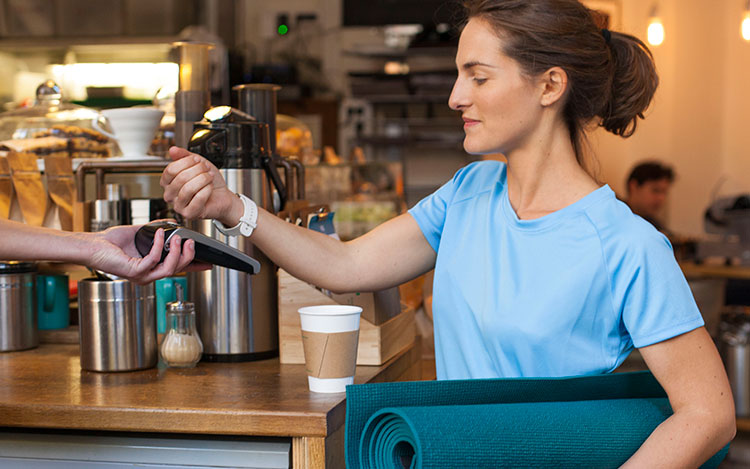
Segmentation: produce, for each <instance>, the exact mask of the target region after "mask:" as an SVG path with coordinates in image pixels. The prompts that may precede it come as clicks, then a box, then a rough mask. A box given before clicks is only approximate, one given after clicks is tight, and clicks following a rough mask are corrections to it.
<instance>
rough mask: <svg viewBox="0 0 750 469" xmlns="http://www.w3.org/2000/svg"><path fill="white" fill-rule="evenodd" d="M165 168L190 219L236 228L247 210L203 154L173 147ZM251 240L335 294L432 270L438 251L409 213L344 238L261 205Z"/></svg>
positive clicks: (167, 188) (171, 194)
mask: <svg viewBox="0 0 750 469" xmlns="http://www.w3.org/2000/svg"><path fill="white" fill-rule="evenodd" d="M169 156H170V157H171V158H172V159H173V160H174V161H173V162H172V163H170V164H169V166H167V167H166V168H165V169H164V173H163V174H162V177H161V185H162V187H164V199H165V200H166V201H167V202H170V203H172V204H173V206H174V208H175V210H177V212H178V213H180V214H181V215H183V216H185V217H186V218H213V219H217V220H219V221H220V222H222V223H223V224H224V226H228V227H231V226H235V225H236V224H237V223H238V222H239V219H240V217H241V216H242V213H243V205H242V202H241V201H240V199H239V198H238V197H237V196H236V194H234V193H233V192H232V191H230V190H229V189H228V188H227V186H226V183H225V182H224V179H223V178H222V176H221V173H220V172H219V170H218V169H216V167H215V166H214V165H212V164H211V163H210V162H208V161H207V160H206V159H205V158H203V157H201V156H199V155H196V154H194V153H190V152H188V151H187V150H184V149H182V148H177V147H172V148H171V149H170V150H169ZM250 240H251V241H252V242H253V244H255V245H256V246H257V247H258V248H260V249H261V250H262V251H263V252H264V253H265V254H266V255H267V256H268V257H269V258H270V259H271V260H272V261H273V262H274V263H276V264H277V265H279V266H280V267H282V268H284V269H285V270H287V271H289V273H291V274H292V275H294V276H295V277H298V278H300V279H302V280H305V281H307V282H309V283H312V284H314V285H317V286H319V287H322V288H326V289H328V290H331V291H335V292H351V291H374V290H379V289H383V288H386V287H390V286H395V285H399V284H401V283H403V282H405V281H407V280H410V279H412V278H414V277H417V276H418V275H421V274H423V273H424V272H427V271H428V270H430V269H431V268H432V267H433V266H434V264H435V258H436V254H435V251H434V250H433V249H432V247H431V246H430V244H429V243H428V242H427V240H426V239H425V237H424V235H423V234H422V231H421V230H420V229H419V226H418V225H417V222H416V221H415V220H414V218H412V216H411V215H409V214H404V215H401V216H399V217H396V218H394V219H393V220H390V221H388V222H386V223H384V224H382V225H380V226H378V227H377V228H375V229H374V230H373V231H371V232H370V233H367V234H366V235H364V236H361V237H360V238H357V239H355V240H353V241H349V242H341V241H338V240H336V239H333V238H331V237H330V236H326V235H324V234H322V233H317V232H314V231H312V230H308V229H305V228H301V227H299V226H295V225H292V224H291V223H287V222H285V221H283V220H281V219H279V218H278V217H276V216H274V215H273V214H271V213H269V212H267V211H265V210H263V209H262V208H261V209H259V214H258V226H257V228H256V229H255V230H254V231H253V234H252V235H251V236H250Z"/></svg>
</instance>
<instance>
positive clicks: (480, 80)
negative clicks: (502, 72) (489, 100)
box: [473, 77, 487, 85]
mask: <svg viewBox="0 0 750 469" xmlns="http://www.w3.org/2000/svg"><path fill="white" fill-rule="evenodd" d="M473 80H474V83H476V84H477V85H482V84H484V82H486V81H487V79H486V78H479V77H474V78H473Z"/></svg>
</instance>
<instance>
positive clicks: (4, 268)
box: [0, 261, 39, 352]
mask: <svg viewBox="0 0 750 469" xmlns="http://www.w3.org/2000/svg"><path fill="white" fill-rule="evenodd" d="M35 287H36V264H34V263H31V262H15V261H10V262H0V352H11V351H15V350H25V349H30V348H33V347H36V346H37V345H39V332H38V328H37V312H36V288H35Z"/></svg>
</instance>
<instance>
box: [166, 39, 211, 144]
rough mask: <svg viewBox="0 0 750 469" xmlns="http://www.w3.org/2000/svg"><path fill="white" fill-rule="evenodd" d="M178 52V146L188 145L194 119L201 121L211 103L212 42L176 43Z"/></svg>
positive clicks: (176, 118) (176, 137) (176, 122)
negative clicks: (210, 59) (210, 54)
mask: <svg viewBox="0 0 750 469" xmlns="http://www.w3.org/2000/svg"><path fill="white" fill-rule="evenodd" d="M173 45H174V46H175V48H176V52H177V54H178V55H179V64H180V82H179V90H178V91H177V93H176V94H175V97H174V107H175V125H174V139H175V143H176V145H177V146H178V147H182V148H185V147H186V146H187V143H188V141H189V140H190V136H191V135H192V133H193V132H192V130H193V122H196V121H199V120H201V118H202V117H203V113H204V112H205V111H206V109H208V108H209V107H210V106H211V88H210V84H209V83H210V81H209V80H210V75H209V71H210V68H209V67H210V65H209V60H208V59H209V57H208V54H209V51H210V50H211V49H213V47H214V46H213V45H212V44H208V43H199V42H176V43H174V44H173Z"/></svg>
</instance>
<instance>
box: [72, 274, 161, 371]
mask: <svg viewBox="0 0 750 469" xmlns="http://www.w3.org/2000/svg"><path fill="white" fill-rule="evenodd" d="M78 324H79V327H80V331H81V337H80V344H81V347H80V354H81V368H82V369H84V370H89V371H130V370H140V369H144V368H151V367H153V366H155V365H156V363H157V360H158V356H157V343H156V316H155V314H154V284H153V283H149V284H147V285H135V284H133V283H131V282H130V281H128V280H99V279H96V278H86V279H83V280H81V281H79V282H78Z"/></svg>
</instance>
